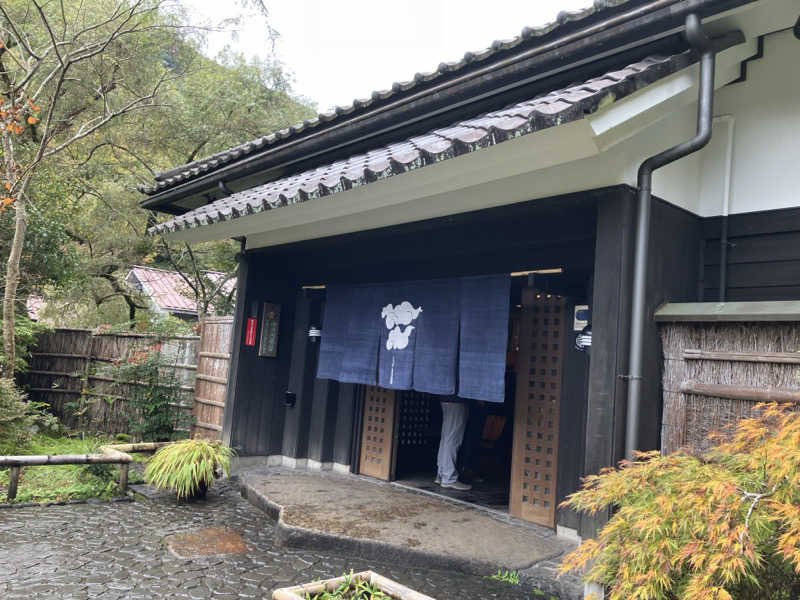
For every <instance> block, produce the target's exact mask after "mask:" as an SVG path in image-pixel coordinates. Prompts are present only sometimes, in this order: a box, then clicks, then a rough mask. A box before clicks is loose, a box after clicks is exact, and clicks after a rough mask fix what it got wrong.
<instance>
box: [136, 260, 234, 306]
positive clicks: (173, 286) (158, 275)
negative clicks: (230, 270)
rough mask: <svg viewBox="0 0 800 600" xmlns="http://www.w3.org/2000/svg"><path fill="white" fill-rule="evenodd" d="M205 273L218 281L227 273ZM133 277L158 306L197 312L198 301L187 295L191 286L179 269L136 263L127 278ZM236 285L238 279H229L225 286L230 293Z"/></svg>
mask: <svg viewBox="0 0 800 600" xmlns="http://www.w3.org/2000/svg"><path fill="white" fill-rule="evenodd" d="M205 275H206V276H207V277H208V278H209V279H211V280H212V281H214V282H218V281H219V280H220V278H221V277H224V276H225V273H220V272H219V271H205ZM131 277H133V278H135V280H136V281H137V282H138V283H139V284H141V286H142V288H143V291H144V292H145V293H146V294H147V295H148V296H150V298H151V299H152V300H153V302H154V303H155V305H156V306H158V308H160V309H162V310H165V311H167V312H180V313H187V314H197V303H196V302H195V300H194V299H193V298H191V297H189V296H188V295H187V294H191V291H190V289H189V286H188V284H187V283H186V280H184V278H183V277H181V274H180V273H178V272H177V271H168V270H166V269H157V268H155V267H143V266H140V265H134V266H132V267H131V270H130V271H129V272H128V277H127V279H130V278H131ZM235 286H236V280H235V279H229V280H228V281H227V282H226V283H225V285H224V286H223V287H224V289H225V291H226V292H228V293H230V292H231V290H233V288H234V287H235Z"/></svg>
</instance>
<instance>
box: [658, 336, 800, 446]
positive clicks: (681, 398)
mask: <svg viewBox="0 0 800 600" xmlns="http://www.w3.org/2000/svg"><path fill="white" fill-rule="evenodd" d="M661 340H662V345H663V350H664V370H663V390H664V410H663V421H662V427H661V451H662V452H663V453H669V452H674V451H675V450H677V449H679V448H682V447H690V448H692V449H694V450H702V449H704V448H706V447H708V444H709V442H708V440H707V437H708V434H709V433H711V432H715V431H721V430H724V428H725V426H727V425H730V424H732V423H735V422H736V421H738V420H739V419H741V418H743V417H749V416H751V415H752V414H753V408H754V406H755V405H756V404H757V402H756V401H751V400H733V399H726V398H718V397H717V398H715V397H709V396H703V395H697V394H686V393H682V392H681V386H682V385H683V384H684V383H686V382H697V383H704V384H718V385H719V384H721V385H736V386H747V387H749V388H779V389H786V390H797V389H800V366H798V365H797V364H787V363H774V362H766V361H764V362H745V361H740V360H736V361H733V360H703V359H700V360H697V359H695V360H687V359H686V358H685V357H684V351H685V350H701V351H714V352H749V353H766V352H790V353H795V352H798V351H800V324H799V323H794V322H753V323H665V324H663V325H662V327H661Z"/></svg>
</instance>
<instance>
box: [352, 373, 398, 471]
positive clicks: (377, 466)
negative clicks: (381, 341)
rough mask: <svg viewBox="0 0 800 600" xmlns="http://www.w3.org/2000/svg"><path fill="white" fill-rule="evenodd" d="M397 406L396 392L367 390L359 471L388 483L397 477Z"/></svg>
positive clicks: (365, 393)
mask: <svg viewBox="0 0 800 600" xmlns="http://www.w3.org/2000/svg"><path fill="white" fill-rule="evenodd" d="M396 403H397V401H396V398H395V392H394V390H386V389H383V388H380V387H376V386H371V385H369V386H366V387H365V391H364V419H363V426H362V431H361V463H360V467H359V472H360V473H361V474H362V475H370V476H372V477H377V478H378V479H385V480H387V481H388V480H390V479H392V478H393V477H394V464H395V448H396V442H395V435H394V429H395V412H396Z"/></svg>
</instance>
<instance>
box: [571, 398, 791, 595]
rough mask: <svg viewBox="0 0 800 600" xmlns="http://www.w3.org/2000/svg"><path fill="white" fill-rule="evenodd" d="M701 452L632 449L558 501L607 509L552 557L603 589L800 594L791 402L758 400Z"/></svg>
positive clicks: (578, 507)
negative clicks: (631, 455) (593, 528)
mask: <svg viewBox="0 0 800 600" xmlns="http://www.w3.org/2000/svg"><path fill="white" fill-rule="evenodd" d="M757 410H758V411H759V412H760V414H759V415H758V416H756V417H753V418H748V419H743V420H741V421H739V422H738V423H737V424H736V425H735V428H734V429H733V431H732V432H729V433H730V437H726V438H723V437H722V436H719V435H718V436H717V438H718V439H717V440H715V441H717V442H718V445H717V446H716V447H714V448H712V449H711V450H709V451H707V452H705V453H703V454H702V455H699V456H697V455H694V454H691V453H689V452H687V451H681V452H677V453H675V454H671V455H668V456H662V455H660V454H659V453H658V452H648V453H642V454H639V455H638V457H637V459H636V460H635V461H632V462H628V461H623V462H622V463H620V466H619V468H617V469H606V470H604V471H603V472H601V473H600V474H599V475H591V476H589V477H586V478H585V480H584V485H583V488H582V489H581V490H580V491H578V492H576V493H574V494H572V495H571V496H570V497H569V498H568V499H567V500H566V501H565V502H564V503H563V506H565V507H569V508H572V509H576V510H578V511H583V512H588V513H598V512H600V511H606V510H609V509H610V510H613V511H614V512H613V516H612V517H611V518H610V520H609V521H608V523H607V524H606V525H605V526H604V527H603V528H602V529H601V531H600V532H599V534H598V535H597V538H596V539H588V540H584V541H583V542H582V543H581V545H580V546H579V547H578V549H576V550H575V551H573V552H572V553H571V554H569V555H568V556H567V557H566V558H565V559H564V561H563V562H562V564H561V570H562V572H568V571H576V572H582V573H583V574H584V577H585V579H586V581H588V582H593V583H598V584H601V585H602V586H605V588H606V590H607V594H608V595H607V597H608V598H609V599H610V600H678V599H680V600H790V599H795V598H800V413H798V412H796V411H795V410H793V406H789V405H786V404H768V405H764V404H762V405H758V407H757Z"/></svg>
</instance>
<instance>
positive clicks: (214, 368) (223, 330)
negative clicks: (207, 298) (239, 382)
mask: <svg viewBox="0 0 800 600" xmlns="http://www.w3.org/2000/svg"><path fill="white" fill-rule="evenodd" d="M232 335H233V317H206V318H205V319H204V320H203V327H202V329H201V331H200V347H199V351H198V352H197V376H196V378H195V395H194V409H193V410H192V416H193V426H192V435H193V436H194V435H199V436H200V437H203V438H209V439H219V438H220V436H221V433H222V414H223V412H224V410H225V392H226V390H227V387H228V368H229V366H230V358H231V337H232Z"/></svg>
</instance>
